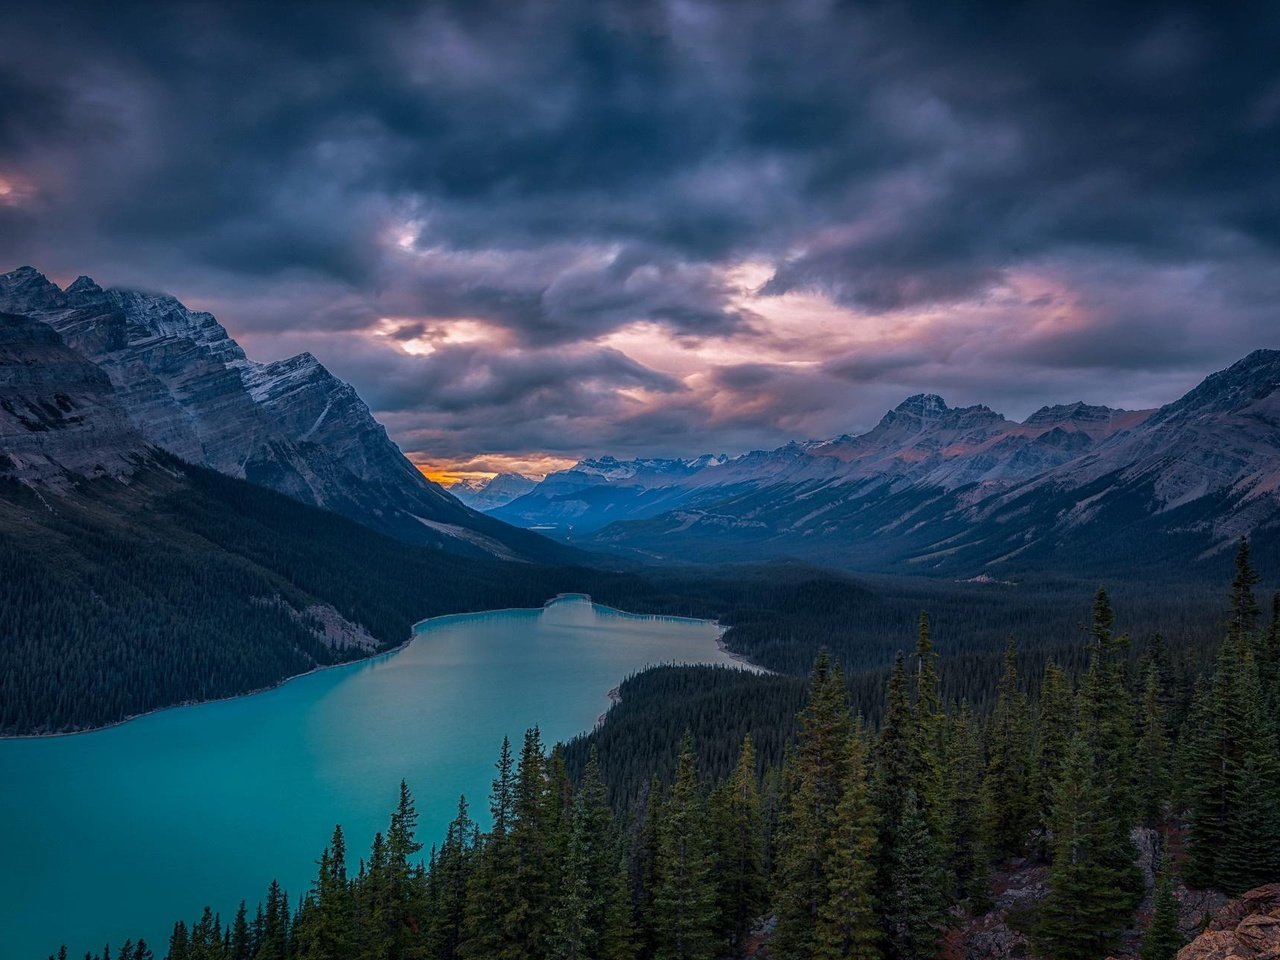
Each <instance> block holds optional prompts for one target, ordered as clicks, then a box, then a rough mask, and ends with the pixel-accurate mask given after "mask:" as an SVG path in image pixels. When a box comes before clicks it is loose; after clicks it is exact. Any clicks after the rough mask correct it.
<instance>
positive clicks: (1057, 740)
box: [1032, 660, 1074, 858]
mask: <svg viewBox="0 0 1280 960" xmlns="http://www.w3.org/2000/svg"><path fill="white" fill-rule="evenodd" d="M1073 701H1074V697H1073V694H1072V692H1071V684H1070V682H1069V681H1068V680H1067V675H1066V673H1065V672H1064V671H1063V669H1062V668H1061V667H1060V666H1058V665H1057V664H1056V663H1054V662H1053V661H1052V660H1049V661H1047V662H1046V663H1045V666H1044V677H1043V679H1042V680H1041V683H1040V701H1039V704H1038V710H1037V715H1036V747H1035V770H1034V781H1035V782H1034V787H1035V789H1034V790H1033V792H1032V797H1033V804H1034V806H1035V809H1036V816H1035V818H1034V819H1035V821H1036V823H1035V827H1036V831H1037V836H1038V838H1039V840H1038V843H1037V853H1038V854H1039V855H1040V856H1041V857H1042V858H1047V857H1048V853H1049V834H1050V823H1049V821H1050V818H1051V817H1052V813H1053V796H1054V790H1055V788H1056V786H1057V781H1058V776H1059V775H1060V774H1061V772H1062V762H1063V759H1064V758H1065V757H1066V752H1067V744H1068V742H1069V741H1070V739H1071V725H1072V712H1073V710H1074V702H1073Z"/></svg>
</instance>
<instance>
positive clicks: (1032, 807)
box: [51, 545, 1280, 960]
mask: <svg viewBox="0 0 1280 960" xmlns="http://www.w3.org/2000/svg"><path fill="white" fill-rule="evenodd" d="M1258 582H1259V580H1258V577H1257V575H1256V574H1255V573H1254V572H1253V570H1252V568H1251V566H1250V563H1249V556H1248V550H1247V547H1245V546H1243V545H1242V547H1241V550H1240V553H1239V557H1238V569H1237V575H1236V578H1235V581H1234V583H1233V585H1232V591H1231V602H1230V608H1229V616H1228V619H1227V622H1226V628H1225V635H1224V636H1223V637H1222V639H1221V642H1220V643H1219V644H1218V645H1217V652H1216V655H1215V658H1214V662H1213V664H1212V667H1211V668H1210V669H1209V670H1207V671H1206V673H1205V674H1204V675H1203V676H1201V677H1200V678H1198V682H1197V683H1196V685H1195V692H1194V695H1193V697H1192V698H1191V701H1190V703H1189V704H1184V703H1183V702H1182V700H1181V698H1180V697H1179V696H1178V691H1177V690H1176V689H1175V688H1174V685H1173V683H1172V682H1171V680H1170V664H1169V662H1168V661H1167V659H1166V658H1165V657H1164V655H1163V653H1162V652H1161V651H1160V650H1159V649H1158V648H1148V649H1147V650H1146V651H1145V656H1143V657H1142V661H1141V664H1140V665H1139V666H1138V667H1137V668H1135V666H1134V663H1133V660H1132V658H1131V652H1132V649H1131V648H1132V644H1131V640H1130V638H1129V637H1128V636H1127V635H1124V634H1120V633H1118V632H1117V631H1116V630H1115V628H1114V627H1115V617H1114V614H1113V612H1112V609H1111V603H1110V599H1109V597H1108V596H1107V594H1106V593H1105V592H1103V591H1099V592H1098V594H1097V596H1096V597H1095V600H1094V605H1093V613H1092V618H1091V623H1090V627H1089V637H1088V642H1087V645H1086V646H1085V657H1086V666H1085V667H1084V669H1083V670H1082V671H1080V672H1079V674H1078V675H1073V673H1072V672H1070V671H1068V670H1065V669H1063V667H1062V666H1061V665H1059V664H1056V663H1053V662H1049V663H1047V664H1046V665H1045V667H1044V670H1043V674H1042V677H1041V679H1040V683H1039V685H1038V693H1037V695H1035V696H1032V697H1028V696H1027V695H1026V694H1025V693H1024V692H1023V687H1022V684H1021V682H1020V680H1019V674H1020V671H1021V668H1022V665H1021V664H1020V662H1019V655H1018V650H1017V648H1016V646H1014V645H1013V644H1012V643H1011V644H1010V645H1009V647H1008V649H1007V651H1006V653H1005V656H1004V662H1003V669H1002V672H1001V675H1000V676H999V678H998V680H997V681H996V683H995V686H994V689H993V690H991V691H988V693H989V694H990V697H989V699H990V701H991V708H990V709H989V710H985V711H975V710H974V709H973V708H972V706H971V704H970V703H969V702H968V701H967V700H959V701H956V700H949V699H947V698H946V697H945V696H944V694H943V693H942V690H943V689H944V676H945V674H946V673H947V672H949V671H950V670H952V669H955V668H956V664H955V663H954V662H952V661H950V660H942V659H941V658H940V657H939V655H938V653H937V652H936V651H935V649H934V645H933V638H932V632H931V629H930V622H929V620H928V618H927V617H922V618H921V621H920V624H919V630H918V635H917V639H916V643H915V648H914V652H913V653H912V655H911V656H910V657H909V658H907V657H899V658H898V660H897V662H896V663H895V665H894V666H893V668H892V670H891V671H890V674H889V678H888V682H887V684H886V685H885V686H884V688H883V696H882V700H881V703H882V705H883V706H882V709H881V710H880V711H879V719H878V720H875V721H868V720H867V719H866V717H865V716H863V711H861V710H860V709H859V708H860V707H861V706H862V705H861V704H851V702H850V698H849V686H848V684H847V683H846V680H845V677H844V676H843V672H842V670H841V668H840V666H839V664H838V663H836V662H834V661H832V660H831V659H830V658H829V657H828V656H827V655H826V654H825V653H824V654H821V655H820V656H819V657H818V659H817V662H816V665H815V667H814V669H813V671H812V674H811V677H810V679H809V682H808V687H807V692H806V693H804V694H803V695H802V696H798V697H797V698H796V699H797V702H799V701H801V700H802V701H803V706H802V708H801V709H800V711H799V714H798V717H797V719H796V722H795V725H794V730H795V733H794V737H787V738H786V739H787V740H789V741H790V746H789V747H788V748H787V749H786V750H785V752H784V753H783V754H782V760H781V762H780V763H775V762H773V761H772V760H771V759H769V757H768V756H767V754H773V755H776V754H777V745H776V744H772V745H770V746H769V747H768V748H767V750H766V751H763V752H758V751H757V749H756V746H755V740H754V738H753V737H751V736H747V737H745V738H744V739H743V740H742V741H741V743H740V744H739V745H738V746H737V747H736V748H735V749H734V750H733V751H732V756H729V755H723V756H721V755H719V754H717V755H715V756H713V757H712V759H711V762H709V763H708V762H705V761H704V760H703V759H700V757H701V756H703V755H705V750H701V749H698V747H697V746H696V745H695V737H694V734H693V733H691V732H688V731H686V732H685V733H684V734H683V736H682V737H680V744H679V747H678V755H677V759H676V762H675V764H674V769H673V770H672V772H671V773H670V774H669V775H665V776H664V775H659V774H658V772H657V771H656V770H655V771H654V775H653V776H652V779H651V780H650V783H649V786H648V787H647V789H645V791H644V792H643V796H642V797H641V798H640V800H639V802H638V803H636V804H635V805H634V806H633V807H632V809H630V810H624V809H619V807H618V806H617V805H615V807H614V808H611V806H610V804H609V803H608V793H607V787H606V784H605V777H606V774H605V772H604V770H603V765H602V763H601V760H600V758H601V756H602V751H597V750H596V749H594V746H592V747H591V748H589V749H588V752H587V755H586V759H585V762H584V763H583V764H582V766H581V773H580V775H578V776H576V777H573V776H571V774H570V765H569V764H568V762H567V761H566V753H565V751H564V750H563V749H562V748H560V747H556V748H555V749H553V750H551V751H550V752H549V753H548V751H547V750H546V748H545V745H544V744H543V743H542V741H541V738H540V736H539V734H538V731H537V730H530V731H529V732H528V733H527V734H526V736H525V739H524V742H523V744H522V745H521V746H520V748H519V749H518V751H513V749H512V747H511V745H510V744H509V743H505V742H504V743H503V744H502V747H501V751H500V753H499V758H498V762H497V764H496V775H495V778H494V781H493V789H492V794H491V796H490V798H489V814H488V816H487V817H484V818H483V820H484V822H483V823H480V822H478V820H477V817H475V816H474V815H473V814H472V812H471V808H470V807H468V805H467V802H466V800H465V799H463V800H461V801H460V802H459V806H458V812H457V817H456V819H455V820H454V822H453V823H452V825H451V826H450V827H449V830H448V833H447V835H446V836H445V837H444V838H441V839H440V840H439V842H438V844H437V845H435V846H432V848H431V850H430V852H429V854H426V855H425V857H424V847H423V845H422V841H421V840H420V839H419V838H417V837H416V835H415V827H416V823H417V814H416V812H415V810H414V806H413V801H412V797H411V796H410V794H409V791H408V789H407V788H405V787H403V786H402V790H401V799H400V803H399V806H398V808H397V810H396V811H395V812H394V813H393V814H392V817H391V821H390V825H389V827H388V830H387V832H386V834H385V835H383V834H379V835H378V836H377V837H375V838H374V841H373V846H372V848H371V850H370V852H369V854H368V856H367V857H366V858H362V859H360V860H359V862H358V865H357V864H355V863H352V862H350V860H351V859H354V858H349V857H348V854H347V850H346V840H345V838H344V836H343V834H342V832H341V829H340V828H337V829H335V831H334V833H333V836H332V838H331V841H330V844H329V846H328V847H327V848H326V849H325V850H324V852H323V853H322V855H321V857H320V860H319V869H318V872H317V875H316V879H315V881H314V883H313V885H312V887H311V889H310V890H309V891H307V892H305V893H304V894H303V896H302V898H301V900H300V901H299V906H298V907H297V908H296V910H295V909H293V906H292V905H293V903H294V901H293V900H292V899H291V897H290V895H289V893H287V892H286V891H283V890H281V889H280V888H279V886H278V885H276V884H273V885H272V886H271V888H270V889H269V890H268V892H267V895H266V898H265V900H264V901H263V903H262V904H261V905H259V906H258V907H257V909H256V910H250V909H249V908H248V907H247V905H246V904H242V905H241V907H240V910H239V912H238V913H237V914H236V915H235V917H234V919H232V920H230V921H229V922H228V923H225V924H224V923H223V922H222V920H221V918H220V917H219V916H218V915H217V914H215V913H214V912H213V911H212V910H209V909H206V910H205V911H204V913H203V914H202V915H200V916H198V917H197V918H196V919H195V920H194V922H192V923H191V924H190V925H188V924H187V923H186V922H182V921H179V922H178V923H177V924H175V927H174V930H173V936H172V939H171V941H170V943H169V945H168V949H167V956H168V958H169V960H293V958H298V960H301V958H334V960H337V958H368V960H382V958H396V960H399V958H423V960H469V958H476V960H478V958H490V957H504V956H509V957H513V958H514V957H520V958H532V960H552V958H557V960H558V958H565V957H582V958H588V957H590V958H598V960H636V958H642V960H648V958H659V960H669V958H681V960H715V958H722V957H740V956H746V955H747V954H748V952H750V951H752V950H755V949H756V948H757V947H758V946H759V944H760V942H761V940H762V939H765V940H767V942H768V949H769V953H768V956H770V957H773V958H778V960H827V958H830V960H836V958H845V957H859V958H885V960H927V958H931V957H934V956H936V955H937V954H938V952H939V950H940V949H941V948H942V946H943V942H944V939H946V941H947V942H948V943H950V944H952V945H955V946H956V947H957V948H958V949H967V947H966V945H965V944H964V943H963V938H964V937H966V936H969V935H970V934H971V932H972V925H971V924H970V919H969V918H973V917H981V916H983V915H984V914H985V913H986V911H987V910H988V907H989V905H990V903H991V901H992V899H993V897H995V896H996V895H998V889H997V886H998V885H997V884H995V883H993V878H996V877H998V876H999V875H1000V874H1001V873H1002V872H1006V871H1007V870H1009V869H1010V868H1011V867H1013V866H1016V865H1026V864H1041V865H1043V867H1042V869H1043V871H1044V875H1045V878H1046V879H1045V884H1044V892H1043V895H1042V896H1038V897H1037V898H1035V899H1034V901H1032V902H1029V903H1026V904H1024V905H1023V909H1022V910H1021V912H1020V913H1019V914H1018V916H1017V918H1016V921H1015V918H1014V917H1013V915H1012V914H1010V915H1009V916H1008V918H1007V919H1008V923H1009V925H1010V927H1011V929H1009V930H1008V931H1007V932H1008V934H1009V935H1010V936H1011V937H1014V938H1021V942H1022V948H1021V949H1023V950H1027V949H1029V950H1030V951H1031V953H1032V955H1034V956H1038V957H1045V958H1049V960H1097V958H1100V957H1104V956H1107V955H1109V954H1117V955H1122V956H1136V955H1137V954H1138V953H1139V952H1140V953H1141V956H1142V957H1143V958H1144V960H1169V958H1171V957H1172V956H1173V955H1174V953H1175V952H1176V951H1177V950H1178V948H1179V947H1180V946H1181V944H1182V942H1183V941H1184V939H1185V937H1186V933H1187V929H1186V928H1187V920H1186V918H1184V917H1181V916H1180V915H1179V912H1178V906H1177V904H1178V901H1177V900H1176V899H1175V897H1174V895H1173V891H1174V890H1175V889H1178V890H1183V891H1184V892H1185V891H1188V890H1191V889H1212V890H1217V891H1223V892H1225V893H1227V894H1239V893H1241V892H1243V891H1245V890H1248V889H1250V888H1252V887H1256V886H1258V885H1260V884H1263V883H1266V882H1269V881H1277V880H1280V823H1278V822H1277V821H1276V818H1275V817H1274V816H1273V815H1272V814H1273V813H1274V811H1273V810H1272V805H1273V804H1274V798H1275V796H1277V794H1278V793H1280V729H1278V727H1280V699H1278V698H1280V600H1277V601H1274V602H1273V604H1272V609H1271V615H1270V618H1269V620H1268V618H1266V617H1264V616H1263V611H1262V610H1261V608H1260V605H1259V603H1258V601H1257V598H1256V596H1255V587H1256V585H1257V584H1258ZM788 682H789V681H788ZM738 683H739V678H735V677H734V675H733V674H732V673H728V672H726V673H723V674H716V675H714V676H712V677H710V678H703V682H698V683H696V684H694V686H696V687H698V688H700V689H703V690H704V691H705V690H708V689H713V688H714V689H717V690H718V693H716V694H713V696H723V697H727V698H728V699H729V701H732V700H733V699H734V698H735V697H736V696H738V695H739V694H738V693H736V692H735V690H734V687H735V685H737V684H738ZM633 692H635V693H637V694H641V693H643V692H644V691H641V690H638V689H636V690H633ZM649 692H650V693H654V692H655V691H649ZM656 692H658V693H660V694H661V695H662V696H664V697H677V696H685V695H687V694H688V693H690V692H693V691H690V690H684V691H681V690H679V689H678V683H677V684H676V685H675V686H673V685H672V683H671V682H670V681H668V682H666V683H665V684H664V685H663V686H662V687H661V688H660V689H659V690H658V691H656ZM795 694H796V691H795V690H793V691H792V694H791V695H792V696H795ZM785 699H786V697H785V696H782V697H780V699H779V702H783V701H784V700H785ZM625 702H626V701H625V700H624V703H625ZM746 722H747V723H748V724H751V723H755V722H758V718H752V717H750V716H748V718H747V720H746ZM605 726H606V729H607V728H608V727H609V723H606V725H605ZM735 732H736V731H735ZM669 736H670V731H669V730H664V731H663V732H662V733H661V735H660V737H659V739H661V740H668V738H669ZM597 739H598V740H599V742H600V746H601V747H602V748H603V747H604V746H605V744H606V743H608V739H607V737H606V736H604V735H603V731H602V734H601V735H600V736H598V738H597ZM668 745H669V744H668ZM659 752H661V751H656V750H652V749H651V750H649V751H648V754H649V756H652V757H656V756H657V755H658V753H659ZM642 755H643V749H642ZM641 762H642V763H643V762H649V761H644V760H642V761H641ZM655 766H661V764H660V763H655ZM1140 844H1142V845H1144V846H1146V847H1147V848H1148V849H1149V850H1150V851H1151V853H1152V858H1151V859H1152V860H1153V861H1154V862H1150V863H1148V862H1145V861H1143V860H1142V859H1141V858H1140V852H1141V851H1140ZM1144 899H1145V900H1146V901H1147V902H1148V904H1149V909H1148V910H1146V911H1144V912H1143V913H1142V915H1141V917H1140V916H1139V914H1138V912H1137V911H1138V908H1139V905H1140V904H1141V903H1142V902H1143V901H1144ZM1190 922H1191V926H1192V927H1194V924H1195V918H1192V920H1191V921H1190ZM120 923H121V927H122V928H127V926H128V918H125V917H122V918H121V920H120ZM51 935H56V934H55V932H53V931H51ZM161 953H162V954H163V953H164V951H163V950H162V951H161ZM108 955H112V954H110V951H109V950H108V951H104V954H102V955H101V956H102V957H103V958H105V957H106V956H108ZM114 956H115V957H116V958H117V960H147V958H150V957H152V956H153V951H152V949H151V948H150V947H148V946H146V945H143V944H138V943H135V942H133V941H128V942H127V943H126V944H125V945H124V946H123V947H121V948H120V950H118V951H117V952H116V953H115V954H114Z"/></svg>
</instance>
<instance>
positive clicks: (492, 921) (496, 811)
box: [459, 737, 519, 960]
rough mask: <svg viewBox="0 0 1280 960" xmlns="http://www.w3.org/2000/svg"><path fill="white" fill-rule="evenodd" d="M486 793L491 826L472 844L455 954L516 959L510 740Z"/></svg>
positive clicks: (494, 959)
mask: <svg viewBox="0 0 1280 960" xmlns="http://www.w3.org/2000/svg"><path fill="white" fill-rule="evenodd" d="M495 767H496V770H497V775H496V776H495V777H494V778H493V786H492V788H491V790H490V793H489V816H490V821H491V823H492V827H491V829H490V831H489V833H488V834H486V835H485V837H484V838H483V842H482V844H480V845H479V847H478V848H477V849H476V851H475V854H474V857H473V864H472V868H471V871H470V876H469V881H468V882H469V890H468V894H467V903H466V915H465V922H464V924H463V933H462V942H461V944H460V945H459V953H460V954H461V956H462V957H464V958H466V960H515V958H517V957H518V956H519V947H518V946H517V944H516V943H515V942H514V940H513V939H512V938H511V937H510V936H509V935H508V928H507V924H508V922H509V920H510V918H511V916H512V910H513V907H514V899H515V894H514V891H515V879H516V873H517V870H516V863H515V849H514V844H513V843H512V842H511V830H512V827H513V825H514V823H515V818H516V813H515V798H516V778H515V761H514V759H513V757H512V755H511V740H510V738H509V737H503V738H502V748H501V751H500V752H499V755H498V762H497V764H496V765H495Z"/></svg>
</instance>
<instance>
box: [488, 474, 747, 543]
mask: <svg viewBox="0 0 1280 960" xmlns="http://www.w3.org/2000/svg"><path fill="white" fill-rule="evenodd" d="M725 460H726V458H725V457H721V456H711V455H706V456H702V457H697V458H694V459H690V460H660V459H649V460H618V459H616V458H614V457H600V458H598V459H594V460H581V461H579V462H578V463H576V464H574V465H573V466H572V467H570V468H569V469H568V470H557V471H555V472H554V473H549V474H547V476H546V478H545V479H543V480H542V481H541V482H540V483H537V484H536V485H534V486H533V487H532V488H531V489H529V490H528V491H527V492H525V493H524V494H523V495H521V496H519V497H516V498H514V499H512V500H509V501H508V502H507V503H505V504H501V505H498V506H497V507H494V508H486V509H490V510H491V512H492V514H493V515H494V516H495V517H499V518H501V519H503V520H506V521H507V522H509V523H513V524H518V525H520V526H525V527H536V528H538V529H558V530H562V531H566V532H567V531H576V532H578V533H579V534H581V533H582V532H586V531H591V530H596V529H599V528H600V527H602V526H604V525H605V524H607V523H609V522H611V521H612V520H614V519H618V518H621V517H637V516H652V515H654V514H655V513H659V512H661V511H662V510H663V509H665V508H666V506H668V502H667V501H666V500H665V499H663V498H662V497H657V498H654V497H650V496H649V494H650V492H652V491H657V490H671V491H681V490H683V489H684V486H683V485H684V484H685V483H687V482H689V481H691V480H692V478H693V477H695V476H697V475H699V474H700V473H701V472H702V471H704V470H705V469H706V468H708V467H710V466H714V465H717V464H721V463H723V462H725Z"/></svg>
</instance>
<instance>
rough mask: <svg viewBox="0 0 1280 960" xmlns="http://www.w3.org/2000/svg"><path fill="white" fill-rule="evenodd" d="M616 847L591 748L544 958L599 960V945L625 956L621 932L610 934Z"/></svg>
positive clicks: (613, 917)
mask: <svg viewBox="0 0 1280 960" xmlns="http://www.w3.org/2000/svg"><path fill="white" fill-rule="evenodd" d="M616 853H617V851H616V847H615V845H614V843H613V838H612V817H611V814H610V812H609V807H608V804H607V803H606V800H605V788H604V784H603V782H602V781H601V779H600V763H599V758H598V756H597V755H596V752H595V750H594V749H593V750H592V752H591V754H590V756H589V758H588V760H587V767H586V770H585V772H584V773H583V778H582V783H581V785H580V787H579V789H578V793H577V796H576V798H575V799H574V805H573V818H572V824H571V830H570V834H569V843H568V848H567V850H566V854H565V861H564V871H563V872H564V879H563V884H562V885H561V886H560V887H559V888H558V896H557V898H556V902H555V907H554V911H553V915H552V921H551V935H550V951H549V955H550V956H554V957H556V958H557V960H600V958H602V957H603V956H604V954H605V949H604V948H605V944H606V942H607V943H608V944H609V946H610V949H611V950H613V951H621V952H625V951H626V949H627V938H626V936H625V931H619V930H611V929H610V926H611V924H616V923H618V921H619V917H618V916H617V911H616V910H615V909H614V907H615V903H614V899H613V898H614V896H615V895H616V888H615V883H616V877H617V863H618V858H617V855H616Z"/></svg>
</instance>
